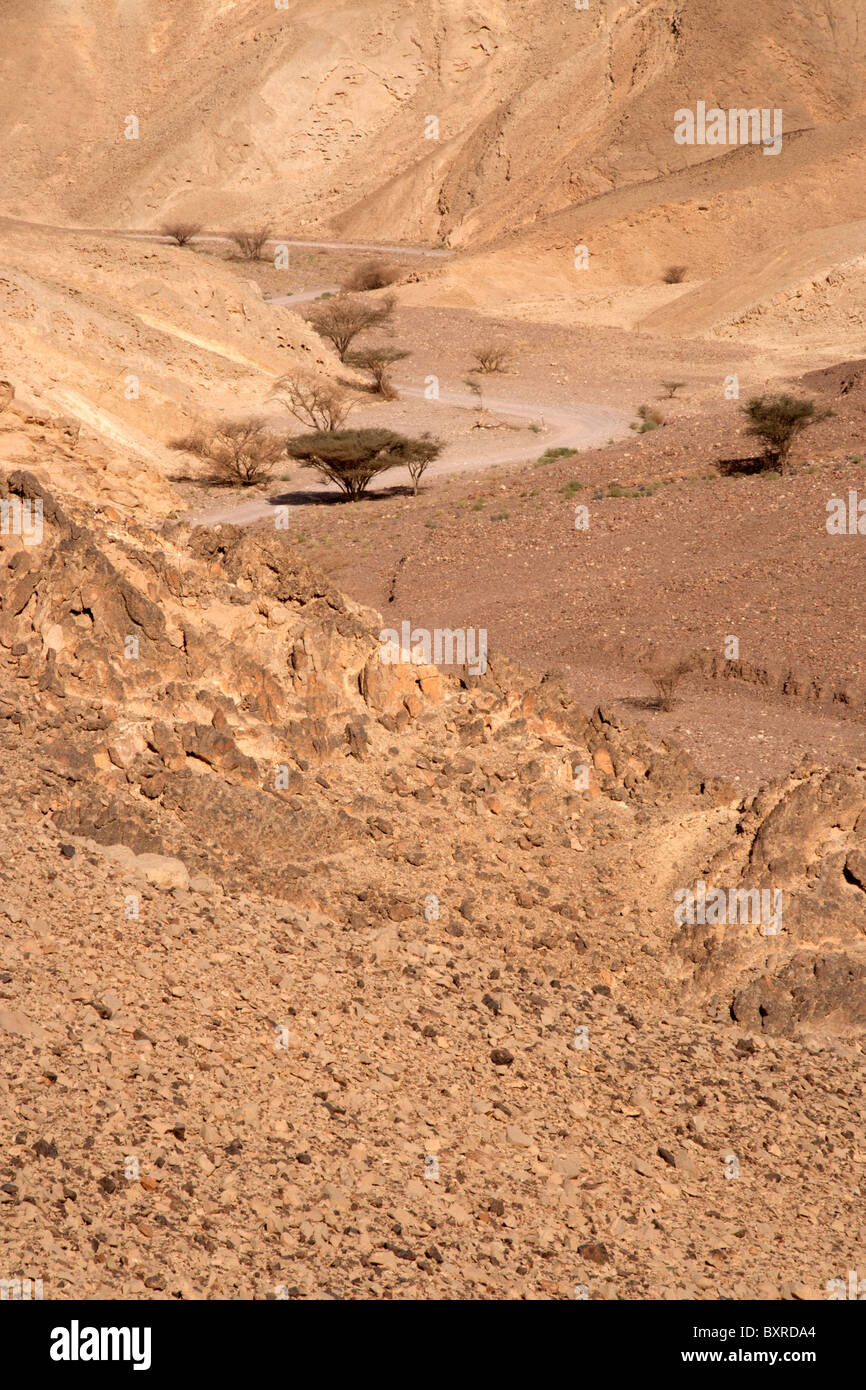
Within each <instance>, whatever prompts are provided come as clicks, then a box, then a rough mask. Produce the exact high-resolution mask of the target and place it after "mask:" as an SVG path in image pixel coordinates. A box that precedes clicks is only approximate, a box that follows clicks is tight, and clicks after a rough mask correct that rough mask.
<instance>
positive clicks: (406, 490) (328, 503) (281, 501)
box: [263, 483, 413, 507]
mask: <svg viewBox="0 0 866 1390" xmlns="http://www.w3.org/2000/svg"><path fill="white" fill-rule="evenodd" d="M412 495H413V493H412V488H411V486H410V485H409V484H407V483H394V484H392V486H391V487H380V488H370V489H369V490H368V491H367V492H364V493H362V494H361V496H360V497H359V498H358V499H357V501H356V502H350V501H349V499H348V498H347V497H346V494H345V493H344V492H313V491H312V490H310V491H307V490H306V489H294V490H292V491H291V492H274V493H272V494H271V496H270V497H266V498H264V499H263V500H264V501H266V502H269V503H270V504H271V506H272V507H333V506H338V507H341V506H350V507H351V506H357V505H359V504H363V503H364V502H383V501H388V500H390V499H391V498H393V497H411V496H412Z"/></svg>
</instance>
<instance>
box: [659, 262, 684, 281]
mask: <svg viewBox="0 0 866 1390" xmlns="http://www.w3.org/2000/svg"><path fill="white" fill-rule="evenodd" d="M687 270H688V266H687V265H669V266H668V268H667V270H665V271H664V272H663V274H662V279H663V280H664V282H665V284H666V285H681V284H682V283H683V281H684V280H685V278H686V271H687Z"/></svg>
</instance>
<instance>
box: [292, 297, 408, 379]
mask: <svg viewBox="0 0 866 1390" xmlns="http://www.w3.org/2000/svg"><path fill="white" fill-rule="evenodd" d="M394 303H395V301H394V296H393V295H388V296H387V298H385V299H383V300H382V301H381V302H380V303H378V304H364V303H363V302H362V301H361V300H359V299H352V298H351V297H350V296H349V295H346V294H337V295H335V296H334V298H333V299H326V300H321V299H319V300H314V301H313V303H312V304H311V305H310V306H309V308H308V309H307V315H306V317H307V319H308V321H309V322H310V323H311V324H312V325H313V327H314V328H315V330H316V332H317V333H318V334H319V336H320V337H322V338H326V339H327V340H328V342H329V343H332V344H333V346H334V348H335V349H336V352H337V356H338V357H339V359H340V361H341V362H345V360H346V353H347V352H348V351H349V348H350V347H351V346H352V343H353V342H354V341H355V339H356V338H357V337H358V335H359V333H366V332H367V331H368V330H369V329H371V328H383V327H384V326H385V325H386V324H389V323H390V322H391V315H392V314H393V312H394Z"/></svg>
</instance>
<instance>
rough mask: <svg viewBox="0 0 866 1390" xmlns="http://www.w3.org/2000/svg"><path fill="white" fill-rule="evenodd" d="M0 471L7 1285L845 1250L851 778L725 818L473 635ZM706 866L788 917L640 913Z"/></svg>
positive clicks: (707, 1283) (852, 1242) (264, 1280)
mask: <svg viewBox="0 0 866 1390" xmlns="http://www.w3.org/2000/svg"><path fill="white" fill-rule="evenodd" d="M3 489H4V498H5V500H6V501H14V500H15V499H17V501H18V502H19V503H21V504H23V503H24V502H27V501H29V502H31V503H35V501H36V500H37V498H38V499H39V500H41V501H42V534H41V539H40V541H39V543H38V544H33V545H28V544H25V541H24V538H23V537H22V536H21V535H18V534H15V533H10V534H4V535H3V536H2V537H0V749H2V759H0V779H2V796H0V806H2V818H3V819H2V825H3V834H4V861H3V865H2V869H0V1035H2V1038H3V1045H4V1053H5V1055H6V1058H7V1066H6V1067H5V1068H4V1071H3V1075H2V1077H0V1101H2V1105H0V1204H2V1207H3V1222H2V1227H0V1229H2V1234H0V1273H2V1274H3V1276H4V1277H9V1278H14V1277H21V1278H23V1277H32V1278H43V1280H44V1284H45V1296H46V1297H53V1298H64V1297H81V1296H82V1294H84V1295H86V1296H88V1297H110V1298H117V1297H119V1296H120V1297H130V1298H135V1297H137V1298H152V1297H166V1298H168V1297H170V1298H220V1297H242V1298H275V1297H279V1298H283V1297H289V1298H301V1297H311V1296H327V1297H334V1296H337V1297H341V1298H345V1297H351V1298H381V1297H388V1298H390V1297H406V1296H409V1297H416V1298H426V1297H430V1298H442V1297H451V1298H453V1297H460V1298H466V1297H471V1298H475V1297H478V1298H482V1297H484V1298H490V1297H515V1298H522V1297H530V1298H539V1297H547V1298H571V1297H573V1296H574V1289H575V1286H576V1285H583V1286H585V1287H586V1289H587V1290H589V1296H590V1297H594V1298H619V1297H623V1296H627V1297H633V1298H647V1297H678V1298H679V1297H688V1298H699V1297H703V1296H707V1297H724V1298H744V1297H761V1298H776V1297H780V1296H785V1294H784V1291H785V1289H786V1288H793V1287H796V1288H797V1289H798V1290H800V1292H801V1294H802V1296H804V1297H819V1296H822V1290H823V1288H824V1287H825V1284H826V1281H827V1280H830V1279H833V1278H835V1277H838V1276H839V1275H840V1274H841V1275H844V1272H845V1271H846V1270H847V1269H849V1268H854V1267H856V1266H857V1263H858V1260H859V1259H861V1256H860V1255H858V1249H860V1248H861V1247H862V1246H863V1237H864V1231H863V1228H862V1223H861V1226H860V1227H859V1228H858V1227H857V1225H856V1221H857V1218H856V1216H855V1215H854V1213H856V1212H857V1211H858V1210H859V1209H860V1206H861V1205H862V1203H860V1204H859V1205H858V1202H859V1197H860V1190H859V1183H860V1178H859V1172H860V1170H859V1168H858V1164H861V1163H862V1160H863V1154H864V1152H866V1142H864V1138H863V1132H862V1120H861V1114H862V1080H861V1078H860V1075H859V1072H858V1067H857V1065H852V1064H853V1063H858V1064H859V1059H860V1055H861V1054H860V1045H859V1035H860V1034H861V1033H862V1027H863V1016H862V967H863V961H862V939H863V926H864V914H863V896H864V895H863V888H862V886H861V884H862V880H863V854H864V847H863V826H864V796H866V770H864V769H862V768H856V769H849V770H841V769H840V770H836V771H827V770H821V769H812V770H808V769H806V770H803V771H802V773H801V774H798V776H797V777H795V778H793V779H791V781H790V782H789V783H787V784H785V785H781V786H778V787H772V788H769V789H766V790H765V791H763V792H762V793H761V794H760V795H759V796H758V797H757V798H755V799H754V800H753V801H752V802H750V803H748V804H746V805H739V806H738V805H735V804H732V797H731V794H730V792H729V791H726V790H725V788H724V787H721V786H717V785H715V784H714V783H711V782H709V781H708V780H707V779H705V778H703V777H702V776H701V774H700V773H699V772H698V771H697V770H696V769H695V768H694V766H693V765H692V764H691V762H690V761H689V760H688V759H687V758H686V757H684V756H683V755H682V753H680V752H679V751H678V750H677V749H675V748H673V747H668V746H665V745H661V746H657V745H653V744H652V743H651V742H650V740H649V738H648V736H647V734H646V732H645V730H642V729H641V728H640V727H637V728H629V727H626V726H625V725H624V724H623V723H622V722H621V721H620V720H619V719H618V718H616V717H615V716H614V715H613V714H611V713H609V712H606V711H605V710H603V709H597V710H595V711H594V712H593V713H592V714H591V715H590V716H587V715H584V714H583V713H582V712H581V711H580V710H578V709H577V708H576V707H575V706H574V703H573V701H572V700H571V699H570V697H569V696H568V695H567V694H566V693H565V692H564V691H563V690H561V689H560V688H559V687H558V686H557V684H556V682H555V681H554V680H552V679H545V678H539V677H538V676H536V675H532V674H530V673H527V672H525V671H521V670H518V669H516V668H514V667H512V666H510V665H509V664H508V663H506V662H503V661H501V660H499V659H497V656H496V653H495V652H491V653H490V660H489V665H488V669H487V671H486V673H485V675H484V676H482V677H474V676H471V675H469V674H468V673H467V672H465V671H457V672H456V673H455V672H454V671H450V672H446V671H444V670H443V671H438V670H436V669H435V668H428V667H415V666H390V665H385V664H383V663H381V662H380V661H379V659H378V640H377V635H378V632H379V631H380V630H381V626H382V623H381V619H380V618H379V616H378V615H377V614H375V613H372V612H370V611H368V610H365V609H364V608H362V607H360V606H359V605H357V604H355V603H353V602H351V601H350V600H348V599H347V598H346V597H345V596H343V595H342V594H341V593H339V591H337V590H336V589H334V588H333V587H332V585H330V584H329V583H328V582H327V581H326V580H324V579H322V578H321V577H320V576H318V575H316V574H315V573H313V572H312V571H311V570H309V569H308V568H307V567H305V566H304V565H303V564H301V563H299V562H297V561H296V560H295V559H294V557H293V554H292V550H291V548H290V547H289V546H288V545H287V544H286V543H285V541H283V542H282V543H280V542H279V541H278V540H277V539H275V538H274V536H273V535H270V534H268V533H267V532H262V533H255V534H254V533H251V532H239V531H235V530H232V529H231V528H225V529H224V530H222V531H214V532H190V531H189V530H188V529H186V528H182V527H178V526H172V525H168V526H164V527H163V528H162V529H161V530H158V529H155V528H148V527H144V526H140V525H138V524H136V523H134V522H132V521H130V520H128V519H127V520H124V519H123V518H122V517H120V516H119V515H118V514H117V513H116V512H114V513H112V514H110V515H108V514H105V513H97V512H95V511H94V510H93V509H91V508H90V507H89V506H88V505H86V504H84V503H82V502H81V501H79V500H76V499H75V498H73V497H70V496H63V497H62V498H61V497H56V496H52V495H51V494H50V492H49V491H47V490H46V489H44V488H41V487H40V485H39V484H37V482H36V480H35V479H34V478H33V477H31V476H29V475H28V474H26V473H23V472H19V473H17V474H13V475H12V476H11V477H10V478H9V479H8V481H7V482H6V483H4V484H3ZM700 876H702V877H703V878H704V879H706V880H707V882H708V883H723V884H724V885H725V886H726V887H734V888H738V887H745V886H748V885H751V884H752V883H754V884H756V885H758V886H761V887H763V886H764V885H765V883H766V882H767V881H769V883H771V884H773V885H778V886H780V887H781V888H782V890H783V892H784V894H785V897H784V918H783V921H784V926H783V931H782V933H781V934H780V935H779V936H777V937H775V938H765V937H763V936H761V934H760V930H759V928H757V927H755V928H752V927H739V926H738V927H735V928H731V927H726V928H724V930H722V929H719V930H715V929H710V928H708V927H706V926H705V927H702V928H701V929H700V931H696V930H694V929H686V928H682V929H680V930H679V931H677V930H675V929H674V928H672V926H671V904H672V901H673V899H672V885H674V886H675V885H678V884H682V883H689V882H694V880H695V879H697V878H698V877H700ZM762 1035H763V1036H762ZM801 1035H804V1037H805V1042H804V1041H802V1040H801ZM804 1046H805V1047H807V1048H808V1050H809V1054H810V1055H809V1063H808V1067H807V1068H804V1066H803V1050H804ZM756 1106H757V1107H758V1108H759V1115H760V1118H761V1119H763V1120H766V1121H767V1124H765V1125H761V1124H757V1125H756V1122H755V1113H756V1111H755V1107H756ZM831 1135H832V1136H833V1139H832V1152H833V1163H832V1165H831V1168H832V1181H829V1180H828V1167H829V1165H827V1164H826V1163H825V1162H824V1161H823V1158H824V1157H825V1156H826V1152H829V1148H828V1147H827V1146H828V1145H829V1142H830V1141H829V1138H828V1136H831ZM816 1136H818V1137H817V1138H816ZM816 1145H817V1148H816ZM816 1154H817V1155H818V1157H817V1159H816ZM734 1160H736V1163H735V1162H734ZM737 1176H739V1181H740V1183H748V1184H749V1227H748V1236H747V1235H746V1231H745V1228H744V1223H743V1216H742V1196H741V1193H740V1190H739V1188H738V1183H737V1182H733V1181H728V1180H727V1179H728V1178H729V1177H737ZM684 1195H685V1196H687V1197H688V1198H689V1199H690V1200H689V1201H684V1200H683V1197H684ZM795 1195H796V1201H795V1200H794V1197H795ZM843 1208H844V1210H845V1212H846V1215H845V1217H844V1220H843V1219H842V1218H840V1216H839V1212H840V1210H842V1209H843ZM792 1213H796V1219H794V1218H792ZM806 1216H808V1220H807V1219H806ZM840 1222H841V1225H840ZM659 1229H663V1231H664V1242H663V1244H661V1245H660V1244H659V1240H658V1230H659ZM779 1236H782V1241H781V1243H780V1242H779ZM780 1252H781V1253H780ZM798 1296H799V1295H798Z"/></svg>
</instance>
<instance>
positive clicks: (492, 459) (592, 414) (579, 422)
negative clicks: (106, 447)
mask: <svg viewBox="0 0 866 1390" xmlns="http://www.w3.org/2000/svg"><path fill="white" fill-rule="evenodd" d="M6 220H8V221H10V222H13V223H14V222H20V221H21V220H22V219H19V218H9V219H6ZM25 225H29V226H45V227H46V228H47V224H42V223H26V224H25ZM63 230H66V231H74V232H77V233H82V234H86V235H96V236H115V237H121V238H126V239H129V240H131V241H157V242H162V243H170V242H171V241H172V240H173V238H172V237H169V236H166V235H165V234H164V233H161V232H152V231H131V230H129V231H127V230H124V229H117V228H110V227H74V228H70V227H67V228H64V229H63ZM192 240H193V241H207V242H223V243H228V242H230V241H231V237H229V236H226V235H223V234H219V233H203V234H199V235H198V236H196V237H194V238H192ZM269 241H270V242H271V243H283V244H285V245H287V246H301V247H313V248H316V249H320V250H330V251H368V252H371V253H372V254H380V255H389V254H390V255H397V254H399V255H403V256H417V257H419V258H430V259H444V258H447V257H450V256H453V255H454V252H453V251H450V250H448V249H444V248H434V247H418V246H414V247H410V246H383V245H379V244H375V243H367V242H348V241H305V240H303V239H301V238H293V237H281V236H279V234H276V233H275V234H274V235H273V236H272V237H270V238H269ZM335 289H336V287H335V286H323V287H320V288H318V289H312V290H300V291H296V292H295V293H294V294H288V295H278V296H275V297H273V298H271V299H267V300H266V301H265V302H266V303H268V304H273V305H274V306H285V305H289V306H291V305H293V304H304V303H308V302H309V301H310V300H313V299H316V298H318V296H319V295H321V294H326V293H328V292H330V293H334V292H335ZM399 396H400V399H402V400H406V399H423V398H424V391H423V390H422V389H421V388H420V387H414V386H403V387H400V388H399ZM439 400H440V402H441V403H442V404H444V405H449V406H456V407H459V408H465V409H467V410H477V408H478V402H477V400H476V398H475V396H473V395H471V394H470V393H469V392H458V391H442V392H441V393H440V396H439ZM484 406H485V410H486V411H487V412H488V413H492V414H494V415H495V416H497V417H499V418H502V419H503V420H507V421H509V420H515V421H517V420H525V421H526V422H527V423H528V424H530V423H543V425H544V430H545V432H544V439H543V447H544V448H548V449H550V448H567V449H588V448H592V447H594V446H596V445H599V444H603V443H605V442H606V441H607V440H608V439H611V438H615V437H617V436H621V435H623V434H624V433H625V431H626V429H627V427H628V424H629V421H630V419H631V416H630V415H629V414H627V413H626V412H625V411H621V410H614V409H611V408H610V407H607V406H600V405H580V406H573V407H570V408H564V407H562V406H543V405H542V406H540V405H539V404H538V403H537V402H536V403H530V402H525V401H518V400H511V399H506V398H501V397H500V398H495V397H487V396H485V399H484ZM491 444H492V447H491V449H490V450H489V452H485V453H483V454H480V455H479V454H478V453H474V454H473V456H472V457H471V458H461V457H460V445H459V443H454V444H450V445H449V446H448V447H447V448H446V449H445V450H444V451H443V453H442V456H441V457H440V458H439V459H437V460H436V462H435V463H434V464H432V465H431V466H430V468H428V470H427V472H426V473H425V475H424V476H425V480H427V479H431V478H436V477H443V476H445V475H447V474H455V473H475V472H480V471H482V470H483V469H485V468H490V467H492V466H494V465H498V464H516V463H525V462H528V461H529V460H530V459H533V458H536V457H537V456H538V453H539V452H540V448H541V447H542V446H541V441H540V440H538V439H527V440H526V441H524V442H523V443H520V444H517V445H514V446H512V447H511V448H509V449H501V448H498V447H497V445H498V441H491ZM405 479H406V473H405V470H404V469H402V468H393V469H389V471H388V472H387V473H382V474H381V475H380V478H379V482H380V483H381V484H382V485H384V486H393V485H394V484H395V483H399V482H402V481H405ZM321 491H322V492H329V491H333V492H336V491H337V489H336V488H335V487H332V486H331V485H322V486H321ZM278 497H279V494H276V495H275V496H274V498H273V500H269V499H268V498H262V497H257V498H251V499H250V500H248V501H243V502H233V503H230V504H229V505H228V506H221V507H213V508H210V509H208V510H207V511H203V512H200V513H192V514H190V516H189V517H188V520H190V521H191V522H192V524H193V525H197V526H215V525H219V524H221V523H231V524H233V525H236V526H243V525H249V524H250V523H251V522H254V521H260V520H262V519H263V518H264V517H266V516H268V515H269V514H271V513H272V509H273V506H274V503H275V502H276V501H277V499H278Z"/></svg>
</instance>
